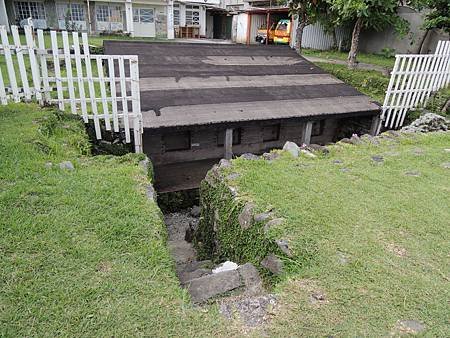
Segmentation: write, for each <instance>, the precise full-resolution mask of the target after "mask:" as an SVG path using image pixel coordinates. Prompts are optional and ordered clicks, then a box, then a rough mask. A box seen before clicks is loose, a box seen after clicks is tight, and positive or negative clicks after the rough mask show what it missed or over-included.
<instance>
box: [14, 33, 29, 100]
mask: <svg viewBox="0 0 450 338" xmlns="http://www.w3.org/2000/svg"><path fill="white" fill-rule="evenodd" d="M11 33H12V36H13V41H14V46H15V47H14V48H15V50H16V56H17V63H18V64H19V74H20V79H21V81H22V90H23V94H24V96H25V99H26V100H31V90H30V84H29V83H28V76H27V69H26V67H25V60H24V58H23V52H22V51H23V48H22V44H21V43H20V36H19V30H18V29H17V26H11Z"/></svg>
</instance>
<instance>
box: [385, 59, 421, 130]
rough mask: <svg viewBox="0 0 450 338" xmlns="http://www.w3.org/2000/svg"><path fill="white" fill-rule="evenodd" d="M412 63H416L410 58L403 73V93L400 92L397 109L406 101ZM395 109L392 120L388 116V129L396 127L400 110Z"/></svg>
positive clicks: (401, 89)
mask: <svg viewBox="0 0 450 338" xmlns="http://www.w3.org/2000/svg"><path fill="white" fill-rule="evenodd" d="M412 63H414V60H413V59H411V58H408V63H407V65H406V68H405V71H404V73H403V76H402V83H401V85H400V88H399V89H400V91H401V92H399V94H398V95H397V101H396V104H395V107H399V106H401V102H403V101H404V89H405V86H406V85H407V84H408V83H407V81H406V80H407V78H408V74H409V71H410V68H411V65H412ZM395 107H394V109H393V110H392V118H390V116H389V114H388V117H387V119H386V124H385V126H386V127H387V126H388V125H389V128H392V127H393V126H394V121H395V117H396V116H397V113H398V108H395Z"/></svg>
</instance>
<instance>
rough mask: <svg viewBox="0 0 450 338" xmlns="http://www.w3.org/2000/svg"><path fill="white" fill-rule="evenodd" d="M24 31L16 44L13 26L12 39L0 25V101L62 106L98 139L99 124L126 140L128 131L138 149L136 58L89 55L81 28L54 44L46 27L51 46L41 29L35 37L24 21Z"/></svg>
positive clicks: (139, 123) (64, 34) (54, 36)
mask: <svg viewBox="0 0 450 338" xmlns="http://www.w3.org/2000/svg"><path fill="white" fill-rule="evenodd" d="M24 31H25V40H26V43H25V45H22V43H21V41H20V36H19V31H18V28H17V27H16V26H11V35H12V40H11V39H10V37H9V36H8V33H7V31H6V28H5V27H4V26H0V37H1V45H0V54H3V58H4V60H5V63H6V74H5V76H4V74H3V71H2V69H1V67H0V102H1V104H3V105H6V104H8V102H10V101H14V102H20V101H22V100H24V101H31V100H37V101H38V102H39V103H40V104H49V103H50V104H57V105H58V107H59V109H61V110H64V109H65V108H66V107H68V108H69V109H70V111H71V112H72V113H73V114H78V115H80V116H82V118H83V120H84V122H85V123H88V122H89V121H90V120H92V121H93V123H94V127H95V133H96V137H97V139H101V138H102V131H101V130H102V128H101V125H104V127H105V129H106V130H108V131H110V130H114V131H115V132H119V131H120V130H124V134H125V140H126V142H127V143H129V142H131V132H133V136H134V140H133V141H134V145H135V150H136V152H142V132H143V129H142V114H141V107H140V95H139V68H138V57H137V56H135V55H129V56H127V55H120V56H118V55H91V54H90V52H89V42H88V36H87V34H86V33H82V34H81V41H80V37H79V34H78V32H73V33H71V34H69V33H68V32H67V31H63V32H61V37H62V48H61V49H60V48H59V46H58V34H57V33H56V32H55V31H51V32H50V45H51V46H46V42H45V36H44V33H43V31H42V30H37V32H36V36H35V35H34V34H33V33H34V32H33V29H32V28H31V27H30V26H25V27H24ZM70 37H71V40H72V43H70ZM36 40H37V43H36ZM11 42H12V44H11ZM48 47H50V48H49V49H47V48H48ZM17 73H18V76H17ZM6 75H7V76H6Z"/></svg>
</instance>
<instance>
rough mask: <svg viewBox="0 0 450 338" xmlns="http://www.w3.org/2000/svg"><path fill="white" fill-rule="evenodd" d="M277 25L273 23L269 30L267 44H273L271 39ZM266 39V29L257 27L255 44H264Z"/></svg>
mask: <svg viewBox="0 0 450 338" xmlns="http://www.w3.org/2000/svg"><path fill="white" fill-rule="evenodd" d="M277 25H278V23H277V22H274V23H273V24H272V25H271V26H270V29H269V43H272V42H273V38H274V36H275V28H276V27H277ZM266 39H267V28H266V26H265V25H263V26H261V27H259V29H258V32H257V34H256V38H255V40H256V42H259V43H261V44H265V43H266Z"/></svg>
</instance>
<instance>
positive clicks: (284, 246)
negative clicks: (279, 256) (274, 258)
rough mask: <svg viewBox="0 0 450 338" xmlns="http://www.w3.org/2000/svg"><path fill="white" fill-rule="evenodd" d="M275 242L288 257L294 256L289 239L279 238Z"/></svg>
mask: <svg viewBox="0 0 450 338" xmlns="http://www.w3.org/2000/svg"><path fill="white" fill-rule="evenodd" d="M275 243H276V244H277V245H278V247H279V248H280V250H281V251H282V252H283V253H285V254H286V255H287V256H288V257H292V252H291V249H289V243H288V241H286V240H285V239H277V240H276V241H275Z"/></svg>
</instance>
